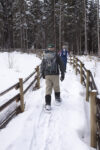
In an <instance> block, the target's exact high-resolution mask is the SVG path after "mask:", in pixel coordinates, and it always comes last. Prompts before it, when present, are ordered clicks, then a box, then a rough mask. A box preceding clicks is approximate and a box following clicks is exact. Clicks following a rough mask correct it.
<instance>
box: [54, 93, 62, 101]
mask: <svg viewBox="0 0 100 150" xmlns="http://www.w3.org/2000/svg"><path fill="white" fill-rule="evenodd" d="M55 101H56V102H57V103H60V102H61V98H60V92H55Z"/></svg>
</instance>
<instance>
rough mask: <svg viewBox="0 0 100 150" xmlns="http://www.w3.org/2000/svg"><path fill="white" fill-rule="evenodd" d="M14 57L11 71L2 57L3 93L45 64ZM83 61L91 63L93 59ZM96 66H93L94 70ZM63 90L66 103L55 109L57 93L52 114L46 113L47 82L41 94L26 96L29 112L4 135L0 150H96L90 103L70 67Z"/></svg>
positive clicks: (2, 55) (0, 86) (0, 133)
mask: <svg viewBox="0 0 100 150" xmlns="http://www.w3.org/2000/svg"><path fill="white" fill-rule="evenodd" d="M10 57H12V61H13V67H10V68H9V63H8V54H7V53H0V68H2V69H1V70H0V91H2V90H4V89H6V88H7V87H9V86H10V85H12V84H14V83H15V82H17V80H18V78H19V77H23V78H25V77H27V76H28V75H29V74H30V73H31V72H33V70H34V68H35V67H36V66H37V65H38V64H40V62H41V60H39V59H38V58H37V57H36V56H35V55H30V54H29V55H28V54H20V53H16V52H15V53H12V54H10ZM81 59H84V63H85V62H89V59H86V60H85V58H83V57H82V58H81ZM93 63H94V61H93V62H90V64H91V65H90V66H92V64H93ZM89 69H91V67H90V68H89ZM16 70H17V71H16ZM97 72H98V73H100V72H99V68H98V70H97V69H96V72H95V73H96V75H97ZM97 76H98V75H97ZM60 87H61V97H62V103H61V105H60V106H56V105H55V99H54V92H53V93H52V111H51V113H50V114H47V113H45V112H44V111H43V104H44V97H45V80H44V79H42V80H41V88H40V89H39V90H37V91H31V90H30V91H29V92H28V93H27V94H25V96H24V99H25V104H26V105H25V112H24V113H22V114H19V115H18V116H17V117H15V118H14V119H13V120H12V121H11V122H10V123H9V124H8V125H7V126H6V128H4V129H2V130H1V131H0V150H55V149H57V150H93V148H91V147H90V127H89V126H90V124H89V122H90V121H89V103H87V102H86V101H85V89H84V87H83V86H82V85H81V84H80V77H79V76H76V75H75V71H74V70H73V68H72V66H70V65H69V64H68V66H67V73H66V75H65V80H64V81H63V82H61V83H60ZM99 89H100V88H99Z"/></svg>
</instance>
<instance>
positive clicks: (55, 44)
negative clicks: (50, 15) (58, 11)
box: [54, 0, 56, 47]
mask: <svg viewBox="0 0 100 150" xmlns="http://www.w3.org/2000/svg"><path fill="white" fill-rule="evenodd" d="M54 42H55V47H56V22H55V0H54Z"/></svg>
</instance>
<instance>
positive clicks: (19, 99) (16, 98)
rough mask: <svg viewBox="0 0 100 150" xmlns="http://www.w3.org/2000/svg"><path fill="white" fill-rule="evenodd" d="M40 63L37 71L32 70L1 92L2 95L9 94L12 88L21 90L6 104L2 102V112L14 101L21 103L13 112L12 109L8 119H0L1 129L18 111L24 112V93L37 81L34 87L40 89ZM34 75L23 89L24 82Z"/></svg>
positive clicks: (0, 110)
mask: <svg viewBox="0 0 100 150" xmlns="http://www.w3.org/2000/svg"><path fill="white" fill-rule="evenodd" d="M39 68H40V65H39V66H37V67H36V69H35V71H34V72H32V73H31V74H30V75H29V76H28V77H27V78H26V79H25V80H24V81H23V79H22V78H21V79H19V82H18V83H16V84H14V85H13V86H11V87H10V88H8V89H6V90H5V91H3V92H1V93H0V97H1V96H3V95H5V94H7V93H8V92H10V91H11V90H12V89H15V90H18V89H19V92H18V94H16V95H15V96H13V97H12V98H11V99H9V100H7V102H5V103H4V104H2V105H1V106H0V112H2V111H4V110H5V109H6V108H9V106H10V105H11V104H12V103H13V102H16V103H18V102H20V104H19V105H18V106H17V107H16V108H15V110H13V111H12V112H11V111H10V113H9V115H8V116H7V117H6V119H4V120H3V121H0V129H2V128H3V127H5V126H6V124H7V123H8V122H9V121H10V120H11V119H12V118H13V117H14V116H15V115H17V114H18V113H20V112H24V107H25V104H24V95H25V94H26V92H27V91H28V90H29V89H30V87H32V86H33V85H34V83H36V84H35V85H34V86H33V89H39V88H40V78H41V77H42V76H41V75H40V71H39V70H40V69H39ZM34 75H35V77H34V79H33V80H32V81H30V83H29V85H27V87H26V89H25V90H23V87H24V84H26V82H27V81H29V80H30V79H31V77H33V76H34Z"/></svg>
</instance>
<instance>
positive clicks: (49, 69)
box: [41, 44, 65, 111]
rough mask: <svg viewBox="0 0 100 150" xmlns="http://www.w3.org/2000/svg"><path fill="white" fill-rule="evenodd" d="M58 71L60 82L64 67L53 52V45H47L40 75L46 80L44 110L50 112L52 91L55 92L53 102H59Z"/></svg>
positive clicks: (62, 78) (54, 51) (62, 77)
mask: <svg viewBox="0 0 100 150" xmlns="http://www.w3.org/2000/svg"><path fill="white" fill-rule="evenodd" d="M59 69H60V71H61V78H60V79H61V81H63V80H64V75H65V67H64V64H63V62H62V60H61V58H60V56H59V55H58V54H57V52H56V50H55V45H54V44H49V45H48V50H46V51H45V53H44V55H43V59H42V63H41V73H42V76H43V78H44V79H45V80H46V94H45V109H46V110H48V111H50V110H51V94H52V89H54V92H55V101H56V102H57V103H60V102H61V97H60V85H59Z"/></svg>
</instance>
